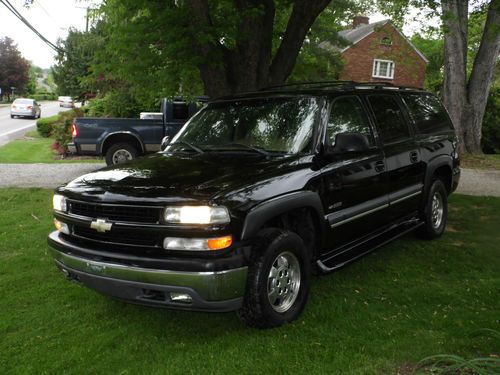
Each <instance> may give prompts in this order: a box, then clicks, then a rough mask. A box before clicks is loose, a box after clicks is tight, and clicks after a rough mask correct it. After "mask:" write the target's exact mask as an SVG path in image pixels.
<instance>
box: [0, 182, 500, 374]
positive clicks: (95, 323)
mask: <svg viewBox="0 0 500 375" xmlns="http://www.w3.org/2000/svg"><path fill="white" fill-rule="evenodd" d="M0 202H1V203H0V212H1V216H0V373H1V374H64V373H68V374H148V375H149V374H167V373H169V374H170V373H178V374H185V373H204V374H205V373H228V374H234V373H240V374H247V373H268V374H288V373H308V374H324V373H332V374H396V373H398V371H400V372H401V373H404V374H408V373H410V372H409V370H408V369H409V368H411V367H412V366H413V365H414V364H415V363H417V362H418V361H419V360H420V359H422V358H424V357H427V356H430V355H433V354H440V353H450V354H459V355H462V356H464V357H478V356H488V355H491V354H497V355H498V354H499V348H500V342H498V340H496V341H495V340H493V339H487V338H484V337H483V338H471V337H470V336H469V334H470V333H471V332H473V331H475V330H477V329H480V328H490V329H495V330H497V331H498V330H500V322H499V319H500V314H499V312H500V296H499V291H500V272H499V271H500V245H499V244H500V230H499V229H500V199H498V198H480V197H465V196H459V195H454V196H452V198H451V202H450V222H449V228H448V231H447V232H446V234H445V235H444V236H443V237H442V238H441V239H439V240H436V241H424V240H420V239H417V238H416V237H414V236H413V235H408V236H406V237H404V238H403V239H400V240H398V241H396V242H393V243H392V244H390V245H387V246H385V247H383V248H381V249H379V250H377V251H376V252H374V253H372V254H371V255H369V256H366V257H364V258H363V259H361V260H360V261H357V262H355V263H354V264H352V265H349V266H347V267H345V268H343V269H342V270H340V271H338V272H335V273H332V274H329V275H326V276H321V277H316V278H314V279H313V284H312V290H311V296H310V299H309V302H308V305H307V307H306V309H305V311H304V314H303V315H302V316H301V317H300V318H299V319H298V320H297V321H295V322H294V323H292V324H289V325H286V326H283V327H281V328H278V329H274V330H256V329H250V328H247V327H246V326H244V325H243V324H242V323H241V322H240V321H239V320H238V318H237V317H236V315H235V314H233V313H228V314H203V313H189V312H178V311H169V310H160V309H150V308H145V307H141V306H134V305H129V304H125V303H122V302H119V301H115V300H112V299H109V298H106V297H103V296H101V295H99V294H97V293H95V292H93V291H92V290H88V289H86V288H84V287H82V286H79V285H77V284H74V283H70V282H68V281H66V280H65V279H64V277H63V276H62V274H61V273H60V272H59V271H57V270H56V268H55V266H54V264H53V262H52V260H51V259H50V257H49V255H48V254H47V245H46V235H47V234H48V232H49V231H51V230H52V218H51V192H50V191H48V190H41V189H29V190H28V189H25V190H23V189H3V190H0Z"/></svg>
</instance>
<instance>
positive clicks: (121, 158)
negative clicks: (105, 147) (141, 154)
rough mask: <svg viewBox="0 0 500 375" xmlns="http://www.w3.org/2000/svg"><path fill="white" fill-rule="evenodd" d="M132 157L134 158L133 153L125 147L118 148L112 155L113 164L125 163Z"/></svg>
mask: <svg viewBox="0 0 500 375" xmlns="http://www.w3.org/2000/svg"><path fill="white" fill-rule="evenodd" d="M132 159H133V156H132V154H131V153H130V152H129V151H127V150H125V149H123V148H121V149H119V150H116V151H115V153H114V154H113V157H112V160H113V164H120V163H125V162H126V161H128V160H132Z"/></svg>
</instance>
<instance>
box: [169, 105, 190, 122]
mask: <svg viewBox="0 0 500 375" xmlns="http://www.w3.org/2000/svg"><path fill="white" fill-rule="evenodd" d="M172 118H173V119H174V120H187V119H188V118H189V107H188V105H187V104H186V103H172Z"/></svg>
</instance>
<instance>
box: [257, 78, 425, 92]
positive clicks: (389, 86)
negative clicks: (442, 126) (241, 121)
mask: <svg viewBox="0 0 500 375" xmlns="http://www.w3.org/2000/svg"><path fill="white" fill-rule="evenodd" d="M339 86H344V87H352V88H365V89H370V88H377V89H386V90H418V91H422V90H423V89H422V88H419V87H406V86H396V85H394V84H393V83H391V82H357V81H340V80H339V81H314V82H294V83H286V84H282V85H273V86H267V87H263V88H261V89H260V90H259V91H274V90H279V89H288V88H304V89H328V88H333V87H339Z"/></svg>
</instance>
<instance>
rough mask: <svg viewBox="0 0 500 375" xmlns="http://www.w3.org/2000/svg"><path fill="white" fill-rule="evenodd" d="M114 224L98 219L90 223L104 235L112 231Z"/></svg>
mask: <svg viewBox="0 0 500 375" xmlns="http://www.w3.org/2000/svg"><path fill="white" fill-rule="evenodd" d="M112 226H113V224H112V223H108V222H107V221H106V220H105V219H97V220H95V221H93V222H91V223H90V227H91V228H92V229H95V230H96V231H98V232H101V233H104V232H107V231H109V230H111V227H112Z"/></svg>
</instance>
